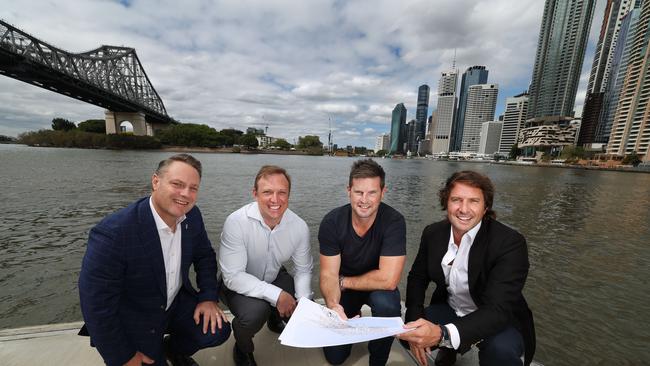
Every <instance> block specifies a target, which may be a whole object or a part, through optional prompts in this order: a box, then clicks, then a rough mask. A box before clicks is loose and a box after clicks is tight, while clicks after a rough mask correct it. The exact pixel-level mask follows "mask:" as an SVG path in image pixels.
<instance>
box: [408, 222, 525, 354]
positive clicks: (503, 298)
mask: <svg viewBox="0 0 650 366" xmlns="http://www.w3.org/2000/svg"><path fill="white" fill-rule="evenodd" d="M450 232H451V224H450V223H449V221H448V220H443V221H440V222H437V223H435V224H431V225H429V226H427V227H426V228H424V231H423V232H422V240H421V242H420V249H419V250H418V254H417V257H416V258H415V261H414V262H413V266H412V267H411V271H410V272H409V275H408V282H407V284H406V316H405V318H406V321H413V320H416V319H418V318H424V298H425V292H426V290H427V287H428V285H429V284H430V283H431V282H434V283H435V284H436V288H435V290H434V292H433V294H432V295H431V301H430V304H436V303H442V302H447V298H448V297H449V294H448V292H447V286H446V284H445V275H444V273H443V272H442V267H441V265H440V262H442V258H443V257H444V255H445V253H447V249H448V245H449V233H450ZM528 267H529V263H528V248H527V246H526V239H524V237H523V236H522V235H521V234H520V233H518V232H517V231H515V230H513V229H511V228H509V227H507V226H506V225H504V224H502V223H500V222H498V221H496V220H492V219H488V218H484V219H483V222H482V224H481V228H480V229H479V231H478V233H477V234H476V238H475V239H474V242H473V244H472V248H471V249H470V251H469V259H468V273H467V275H468V284H469V293H470V295H471V296H472V300H473V301H474V303H475V304H476V306H477V307H478V309H477V310H476V311H474V312H473V313H471V314H467V316H464V317H462V318H460V319H458V320H456V321H454V325H455V326H456V328H458V332H459V333H460V347H459V351H460V352H461V353H464V352H466V351H467V350H469V348H470V346H471V345H472V344H475V343H477V342H479V341H481V340H482V339H483V338H487V337H489V336H491V335H494V334H496V333H498V332H499V331H501V330H503V329H505V328H506V327H507V326H509V325H512V326H514V327H515V328H517V329H518V330H519V331H520V332H521V334H522V337H523V338H524V345H525V348H526V354H525V356H526V357H525V364H526V365H528V364H530V362H531V361H532V358H533V354H534V353H535V326H534V324H533V314H532V312H531V311H530V309H529V308H528V304H527V303H526V300H525V299H524V296H523V294H522V290H523V288H524V284H525V283H526V277H527V276H528Z"/></svg>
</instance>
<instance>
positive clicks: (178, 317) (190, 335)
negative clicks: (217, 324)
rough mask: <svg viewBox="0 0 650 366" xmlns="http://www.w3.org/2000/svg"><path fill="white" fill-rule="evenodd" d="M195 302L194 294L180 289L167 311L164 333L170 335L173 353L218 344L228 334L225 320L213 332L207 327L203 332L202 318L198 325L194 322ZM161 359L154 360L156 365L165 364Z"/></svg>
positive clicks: (185, 353)
mask: <svg viewBox="0 0 650 366" xmlns="http://www.w3.org/2000/svg"><path fill="white" fill-rule="evenodd" d="M197 303H198V301H197V299H196V296H194V295H191V294H189V293H188V292H187V291H184V290H183V289H181V291H179V292H178V295H176V299H175V300H174V303H173V304H172V306H171V307H170V308H169V310H168V311H167V327H166V328H167V331H166V333H169V335H170V339H169V341H170V348H171V350H172V351H173V352H175V353H179V354H182V355H187V356H189V355H192V354H194V353H196V351H198V350H200V349H203V348H208V347H215V346H218V345H220V344H222V343H224V342H225V341H227V340H228V337H229V336H230V324H228V323H225V322H223V323H221V324H222V325H221V329H219V328H217V329H216V332H215V334H212V332H211V331H210V328H209V327H208V332H207V333H206V334H203V319H201V321H200V322H199V324H198V325H197V324H196V323H194V310H195V309H196V305H197ZM161 355H162V352H161ZM163 357H164V356H163ZM162 360H164V358H163V359H162ZM162 360H156V365H158V364H162V365H165V364H166V363H165V362H166V361H162Z"/></svg>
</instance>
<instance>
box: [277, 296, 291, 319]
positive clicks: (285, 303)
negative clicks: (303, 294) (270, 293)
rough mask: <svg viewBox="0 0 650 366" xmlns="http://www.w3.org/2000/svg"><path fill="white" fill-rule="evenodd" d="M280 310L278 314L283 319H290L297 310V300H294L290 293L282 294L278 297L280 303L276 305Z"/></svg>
mask: <svg viewBox="0 0 650 366" xmlns="http://www.w3.org/2000/svg"><path fill="white" fill-rule="evenodd" d="M275 305H276V308H277V309H278V313H280V316H281V317H283V318H288V317H290V316H291V314H293V311H294V310H295V309H296V299H294V298H293V296H291V295H290V294H289V293H288V292H286V291H284V290H283V291H282V292H280V296H278V301H277V303H276V304H275Z"/></svg>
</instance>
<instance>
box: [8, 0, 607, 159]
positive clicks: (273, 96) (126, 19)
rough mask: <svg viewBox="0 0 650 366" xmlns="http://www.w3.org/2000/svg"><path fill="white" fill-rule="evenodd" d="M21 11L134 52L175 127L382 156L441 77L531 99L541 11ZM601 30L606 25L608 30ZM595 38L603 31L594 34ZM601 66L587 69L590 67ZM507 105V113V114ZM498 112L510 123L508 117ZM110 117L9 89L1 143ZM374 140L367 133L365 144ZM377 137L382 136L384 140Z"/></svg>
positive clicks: (421, 4) (378, 6) (192, 0)
mask: <svg viewBox="0 0 650 366" xmlns="http://www.w3.org/2000/svg"><path fill="white" fill-rule="evenodd" d="M128 3H129V4H130V5H129V6H124V5H122V4H121V3H120V2H117V1H115V2H111V1H105V0H86V1H83V2H79V1H75V0H59V1H57V2H44V1H8V2H6V4H3V6H2V8H0V18H1V19H3V20H5V21H8V22H10V23H12V24H14V25H16V26H17V27H19V28H21V29H23V30H24V31H26V32H28V33H30V34H31V35H33V36H35V37H37V38H39V39H41V40H42V41H45V42H47V43H50V44H52V45H56V46H58V47H60V48H62V49H65V50H67V51H70V52H82V51H87V50H90V49H93V48H96V47H98V46H100V45H102V44H111V45H118V46H119V45H123V46H127V47H134V48H135V49H136V51H137V53H138V56H139V58H140V60H141V62H142V64H143V65H144V68H145V70H146V72H147V74H148V76H149V78H150V79H151V82H152V83H153V85H154V87H155V88H156V90H157V91H158V93H159V95H160V96H161V97H162V99H163V102H164V104H165V106H166V108H167V111H168V112H169V114H170V115H171V116H173V117H174V118H176V119H179V120H181V121H183V122H193V123H205V124H208V125H210V126H213V127H215V128H217V129H221V128H226V127H234V128H238V129H242V130H243V129H245V128H246V127H249V126H255V127H263V126H266V125H268V126H269V134H270V135H271V136H277V137H283V138H287V139H289V140H292V139H294V138H296V137H297V136H299V135H302V136H304V135H307V134H318V135H320V136H321V140H322V139H323V136H326V135H327V132H328V130H329V129H330V123H331V124H332V129H333V130H336V131H338V132H337V133H336V134H335V141H334V143H337V144H339V145H348V144H350V145H356V146H362V145H363V146H368V147H371V146H373V145H374V136H372V133H376V134H380V133H382V132H385V131H387V130H388V129H389V124H390V117H391V112H392V109H393V108H394V106H395V105H396V104H397V103H404V104H405V105H406V107H407V108H408V110H409V113H408V116H407V118H408V119H411V118H413V117H414V115H415V105H416V97H417V88H418V86H419V85H421V84H424V83H426V84H428V85H429V86H430V87H431V99H430V109H433V108H432V107H434V106H435V104H434V103H435V100H436V97H435V90H436V89H437V84H438V79H439V77H440V72H442V71H444V70H447V69H449V68H450V67H451V64H452V61H453V58H454V52H455V53H456V62H457V67H458V68H459V69H460V70H461V72H462V71H463V69H464V68H466V67H468V66H471V65H476V64H479V65H486V66H487V67H488V69H489V70H490V81H491V82H495V83H499V85H500V88H501V89H500V100H501V99H502V98H505V97H506V96H508V95H507V94H508V93H510V95H514V94H515V93H517V92H520V91H522V90H524V89H527V88H528V84H529V83H530V76H531V73H532V65H533V62H534V56H535V48H536V43H537V35H538V32H539V25H540V22H541V17H542V12H543V6H544V2H543V1H539V0H490V1H487V0H481V1H475V0H437V1H435V2H430V1H425V0H404V1H401V2H396V1H393V0H360V1H354V2H340V1H336V0H313V1H303V2H300V1H292V0H273V1H268V0H238V1H236V0H221V1H216V2H206V1H199V0H188V1H183V2H178V1H172V0H162V1H154V0H137V1H129V2H128ZM594 21H596V20H594ZM592 28H594V27H593V25H592ZM588 66H590V62H589V65H585V67H588ZM501 104H502V103H501ZM502 108H503V106H502V105H498V106H497V110H499V109H502ZM103 114H104V111H103V110H102V109H101V108H99V107H95V106H92V105H90V104H86V103H82V102H79V101H76V100H73V99H70V98H67V97H64V96H61V95H58V94H55V93H52V92H48V91H45V90H43V89H39V88H37V87H35V86H32V85H28V84H25V83H22V82H18V81H16V80H13V79H10V78H7V77H0V116H2V118H1V119H0V134H10V135H16V134H17V133H20V132H23V131H27V130H34V129H38V128H48V127H49V125H50V123H51V119H52V118H54V117H63V118H68V119H72V120H76V121H78V120H84V119H88V118H102V117H103ZM359 131H363V133H361V132H359ZM373 131H374V132H373Z"/></svg>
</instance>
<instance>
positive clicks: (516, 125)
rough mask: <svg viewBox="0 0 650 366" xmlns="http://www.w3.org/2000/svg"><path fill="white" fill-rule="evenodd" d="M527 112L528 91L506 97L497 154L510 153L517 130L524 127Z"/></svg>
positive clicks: (515, 140)
mask: <svg viewBox="0 0 650 366" xmlns="http://www.w3.org/2000/svg"><path fill="white" fill-rule="evenodd" d="M527 112H528V92H523V93H521V94H519V95H515V96H514V97H510V98H506V110H505V112H504V114H503V127H502V128H501V138H500V139H499V140H500V142H499V154H501V155H508V154H510V150H511V149H512V145H515V144H516V143H517V136H519V131H520V130H521V129H522V128H523V127H524V123H525V122H526V113H527Z"/></svg>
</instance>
